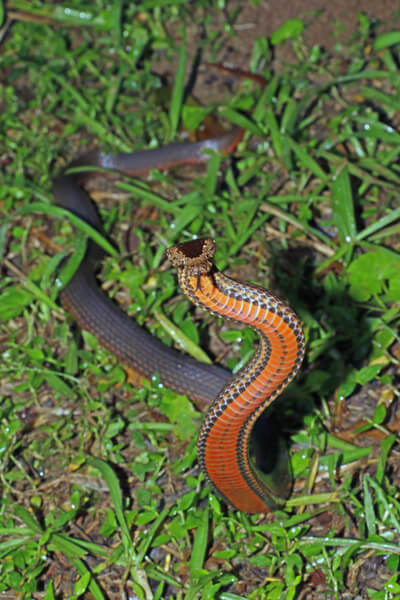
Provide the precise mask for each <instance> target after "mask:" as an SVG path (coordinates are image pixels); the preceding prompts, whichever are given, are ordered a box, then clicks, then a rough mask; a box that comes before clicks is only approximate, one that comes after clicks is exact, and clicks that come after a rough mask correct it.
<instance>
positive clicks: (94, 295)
mask: <svg viewBox="0 0 400 600" xmlns="http://www.w3.org/2000/svg"><path fill="white" fill-rule="evenodd" d="M242 135H243V130H242V129H241V128H239V127H234V128H233V129H232V130H231V131H229V132H227V133H224V134H221V135H218V136H216V137H214V138H210V139H205V140H202V141H198V142H183V143H176V144H169V145H166V146H162V147H160V148H157V149H152V150H143V151H139V152H133V153H122V154H108V153H104V152H101V151H92V152H88V153H86V154H83V155H82V156H80V157H78V158H77V159H75V160H74V161H72V162H71V163H70V164H69V166H68V167H67V168H66V169H64V171H63V172H62V173H61V175H59V176H58V177H57V178H56V179H55V180H54V183H53V193H54V196H55V198H56V201H57V203H58V204H59V205H60V206H62V207H64V208H65V209H67V210H68V211H70V212H72V213H73V214H75V215H76V216H78V217H80V218H81V219H82V220H84V221H85V222H87V223H88V224H90V225H91V226H92V227H94V228H95V229H97V230H98V231H99V232H101V233H103V229H102V222H101V218H100V216H99V214H98V211H97V209H96V207H95V205H94V204H93V203H92V201H91V199H90V197H89V195H88V194H87V192H86V190H85V189H84V184H85V182H86V181H87V179H88V177H90V171H88V170H87V169H85V170H83V171H82V172H78V173H77V170H78V171H79V168H81V167H85V168H87V167H92V168H96V169H97V168H98V167H100V168H102V169H105V170H111V171H117V172H118V173H121V174H123V175H130V176H142V175H145V174H147V173H148V172H149V170H150V169H167V168H170V167H171V166H175V165H182V164H199V163H204V162H206V161H207V160H209V157H210V151H212V152H222V153H225V154H229V153H231V152H233V151H234V149H235V148H236V146H237V144H238V143H239V141H240V140H241V139H242ZM71 169H73V170H71ZM213 255H214V244H213V242H212V241H211V240H209V239H208V240H203V241H195V242H189V243H185V244H184V245H181V246H175V247H173V248H172V249H169V250H168V256H169V258H170V260H171V262H172V263H173V264H174V265H175V266H176V267H177V269H178V274H179V281H180V285H181V287H182V289H183V292H184V293H185V294H186V295H187V296H188V297H189V298H190V300H191V301H192V302H194V303H195V304H197V305H199V306H201V307H203V308H205V309H207V310H208V311H210V312H212V313H215V314H218V315H222V316H224V317H226V318H229V319H234V320H237V321H241V322H243V323H246V324H247V325H249V326H250V327H253V328H255V329H256V330H257V331H258V333H259V334H260V340H261V341H260V345H259V348H258V350H257V351H256V353H255V355H254V357H253V359H252V360H251V361H250V362H249V363H248V365H247V366H245V367H244V368H243V369H242V370H241V371H239V373H237V374H236V375H235V377H234V378H233V379H232V374H231V373H230V372H229V371H228V370H226V369H225V368H223V367H221V366H219V365H214V364H206V363H201V362H199V361H197V360H195V359H193V358H191V357H189V356H186V355H184V354H183V353H181V352H179V351H178V350H175V349H174V348H170V347H167V346H166V345H164V344H163V343H162V342H161V341H159V340H158V339H157V338H155V337H154V336H152V335H151V334H150V333H149V332H147V331H146V330H144V329H143V328H142V327H140V326H139V325H138V324H137V323H136V322H135V321H133V320H132V319H131V318H130V317H129V316H128V315H127V314H126V313H125V312H124V311H123V310H122V309H121V308H120V307H119V306H118V305H116V304H115V303H114V302H113V301H112V300H111V299H110V298H109V297H108V296H106V295H105V294H104V293H103V291H102V290H101V288H100V287H99V284H98V282H97V278H96V270H97V268H98V264H99V261H101V260H102V258H103V257H104V251H103V250H102V249H101V248H100V246H98V245H97V244H96V243H95V242H94V241H93V240H92V239H90V240H89V242H88V246H87V250H86V254H85V256H84V258H83V260H82V261H81V263H80V265H79V267H78V268H77V270H76V272H75V274H74V275H73V277H72V278H71V279H70V281H69V282H68V283H67V285H66V286H65V287H64V289H63V290H62V291H61V293H60V297H61V301H62V304H63V305H64V307H65V309H66V310H67V312H69V313H70V314H71V315H72V317H73V318H74V320H75V321H76V323H77V324H78V326H79V327H80V328H81V329H84V330H86V331H89V332H90V333H92V334H93V335H94V336H95V337H96V338H97V339H98V341H99V343H100V344H101V345H102V346H103V347H105V348H106V349H107V350H109V351H110V352H111V353H112V354H113V355H114V356H115V357H116V358H117V359H118V360H119V361H120V362H122V363H124V364H125V365H127V366H128V367H130V368H132V369H134V370H135V371H136V372H138V373H139V374H140V375H142V376H143V377H145V378H147V379H151V378H152V377H153V376H154V375H155V374H157V375H158V376H159V378H160V381H161V383H162V384H163V385H165V386H167V387H169V388H171V389H172V390H174V391H176V392H177V393H179V394H185V395H187V396H188V397H189V398H190V399H192V400H193V401H194V402H196V403H198V404H199V406H205V405H208V406H209V409H208V412H207V416H206V418H205V420H204V423H203V425H202V427H201V430H200V434H199V438H198V454H199V464H200V467H201V469H202V471H203V472H204V475H205V477H206V479H207V480H208V482H209V483H210V484H211V486H212V487H213V488H214V490H216V491H217V493H218V494H219V495H220V496H221V497H222V499H223V500H224V501H225V502H226V503H227V504H228V505H229V506H230V507H232V508H235V509H238V510H241V511H245V512H248V513H266V512H270V511H271V510H272V509H274V508H275V507H276V506H279V505H280V504H281V503H282V501H281V497H282V495H283V494H286V493H287V492H286V491H285V490H284V492H283V493H282V491H281V488H282V481H280V482H278V483H274V482H272V483H271V482H267V481H266V479H265V478H263V477H262V475H261V474H260V473H258V472H257V469H256V468H255V466H254V465H253V464H252V463H251V460H250V439H251V432H252V430H253V427H254V424H255V423H256V421H257V418H258V417H259V415H260V414H261V413H262V412H263V411H264V409H265V408H266V407H267V406H269V405H270V404H271V403H272V401H273V400H274V399H275V398H276V397H277V396H278V395H279V394H280V393H281V392H282V391H283V389H284V388H285V387H286V386H287V385H288V383H289V382H290V381H291V380H292V379H293V377H294V376H295V374H296V372H297V370H298V369H299V366H300V363H301V361H302V358H303V355H304V336H303V333H302V329H301V323H300V321H299V319H298V318H297V317H296V315H295V313H294V312H293V311H292V310H291V309H290V308H289V307H288V306H287V305H286V304H285V303H284V302H282V301H281V300H279V299H278V298H276V297H274V296H272V295H271V294H269V292H267V291H266V290H264V289H263V288H260V287H256V286H254V285H250V284H244V283H240V282H238V281H235V280H234V279H231V278H229V277H228V276H226V275H224V274H223V273H221V272H219V271H217V269H216V267H215V266H214V262H213ZM285 485H286V484H285ZM283 487H285V486H283Z"/></svg>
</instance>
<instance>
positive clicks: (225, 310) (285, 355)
mask: <svg viewBox="0 0 400 600" xmlns="http://www.w3.org/2000/svg"><path fill="white" fill-rule="evenodd" d="M214 251H215V246H214V242H213V241H212V240H211V239H203V240H194V241H190V242H186V243H184V244H180V245H178V246H174V247H172V248H170V249H168V251H167V252H168V257H169V259H170V261H171V262H172V264H173V265H174V266H175V267H176V268H177V270H178V278H179V284H180V286H181V288H182V291H183V292H184V294H185V295H186V296H187V297H188V298H189V299H190V300H191V301H192V302H193V303H194V304H196V305H198V306H200V307H202V308H204V309H206V310H208V311H210V312H212V313H214V314H216V315H221V316H223V317H225V318H227V319H233V320H235V321H240V322H241V323H244V324H246V325H248V326H250V327H252V328H254V329H255V330H256V331H257V332H258V334H259V336H260V345H259V347H258V349H257V351H256V353H255V354H254V356H253V358H252V359H251V360H250V361H249V362H248V363H247V365H246V366H245V367H244V368H243V369H242V370H241V371H239V373H237V374H236V376H235V377H234V378H233V379H232V381H230V382H229V383H228V384H227V385H226V386H225V388H224V389H223V390H221V391H220V393H219V394H218V396H217V397H216V398H215V400H214V401H213V403H212V405H211V406H210V408H209V410H208V412H207V415H206V417H205V419H204V422H203V425H202V427H201V429H200V434H199V438H198V456H199V463H200V466H201V468H202V470H203V472H204V473H205V475H206V477H207V479H208V481H209V482H210V483H211V484H212V485H213V487H214V489H216V490H217V491H218V492H219V494H221V495H222V497H223V498H224V499H225V501H226V502H227V503H228V504H231V505H233V506H234V507H236V508H238V509H239V510H242V511H245V512H248V513H259V512H266V511H269V510H270V509H271V504H272V505H273V504H275V501H274V500H273V495H274V494H273V491H272V490H269V489H267V488H266V485H265V481H262V480H261V479H260V477H259V476H258V474H257V471H255V470H254V469H253V468H252V466H251V463H250V457H249V447H250V434H251V431H252V429H253V426H254V424H255V422H256V420H257V419H258V417H259V416H260V415H261V413H263V412H264V410H265V409H266V408H267V407H268V406H270V404H271V403H272V402H273V400H275V398H276V397H277V396H279V394H280V393H281V392H282V391H283V390H284V388H285V387H286V386H287V385H288V384H289V383H290V381H291V380H292V379H293V377H294V376H295V375H296V373H297V371H298V370H299V367H300V365H301V362H302V360H303V356H304V335H303V331H302V328H301V323H300V321H299V319H298V317H297V315H296V314H295V313H294V311H293V310H292V309H291V308H290V307H289V306H287V305H286V304H285V303H284V302H283V301H282V300H280V299H279V298H277V297H276V296H273V295H272V294H270V293H269V292H268V291H267V290H265V289H263V288H261V287H258V286H254V285H250V284H247V283H241V282H239V281H236V280H235V279H232V278H230V277H227V276H226V275H224V273H221V272H219V271H218V270H217V269H216V267H215V266H214V263H213V257H214ZM271 500H272V501H271Z"/></svg>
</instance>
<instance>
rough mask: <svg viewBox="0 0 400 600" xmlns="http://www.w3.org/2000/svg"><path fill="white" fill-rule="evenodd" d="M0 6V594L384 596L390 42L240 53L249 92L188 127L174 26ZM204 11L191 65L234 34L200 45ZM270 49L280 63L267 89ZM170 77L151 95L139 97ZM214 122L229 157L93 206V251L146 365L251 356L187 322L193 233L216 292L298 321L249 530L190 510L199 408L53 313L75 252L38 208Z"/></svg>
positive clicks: (394, 369) (191, 115) (208, 503)
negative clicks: (290, 475)
mask: <svg viewBox="0 0 400 600" xmlns="http://www.w3.org/2000/svg"><path fill="white" fill-rule="evenodd" d="M9 8H10V7H9ZM12 9H13V11H14V12H13V14H14V13H17V15H16V16H15V14H14V17H15V18H16V19H17V20H16V21H15V22H14V23H13V24H12V26H11V27H10V28H9V30H8V34H7V36H6V38H5V39H4V40H3V42H2V54H1V59H0V60H1V63H2V73H3V75H2V82H3V86H2V88H1V91H0V93H1V117H0V118H1V132H2V138H1V139H2V144H3V149H2V153H1V155H2V164H3V171H4V173H3V185H2V188H1V192H0V193H1V203H0V208H1V225H0V248H1V252H2V279H1V283H0V286H1V287H0V318H1V334H0V335H1V343H2V361H1V364H0V374H1V392H0V393H1V407H0V411H1V429H0V453H1V463H0V480H1V486H2V501H1V510H0V537H1V541H0V557H1V563H0V590H1V591H2V592H4V593H6V594H8V595H9V596H8V597H18V598H32V597H35V598H46V600H48V599H52V598H61V597H68V598H79V597H84V598H89V597H94V598H96V599H103V598H121V597H128V595H130V596H133V595H134V594H136V597H138V598H145V599H146V600H147V599H150V598H154V599H157V598H165V599H169V598H185V599H187V600H189V599H191V598H207V599H212V598H216V599H218V600H238V599H240V598H251V599H253V600H255V599H257V600H258V599H263V600H264V599H268V600H272V599H275V598H288V599H290V598H300V597H301V598H304V597H307V598H312V597H318V598H320V597H329V598H354V597H356V596H357V595H358V596H359V597H363V598H371V599H372V600H381V599H382V600H383V599H389V598H391V599H395V598H400V582H399V579H398V572H399V555H400V550H399V536H400V499H399V492H398V488H397V486H396V482H398V478H399V467H398V464H399V461H398V457H399V444H398V433H397V432H398V429H399V427H398V423H399V417H398V414H399V413H398V391H397V387H396V381H397V380H398V369H399V367H398V364H399V358H400V355H399V347H400V345H399V336H398V324H399V298H400V269H399V265H400V259H399V255H398V250H399V242H398V240H399V232H400V221H399V218H400V209H399V204H398V187H399V182H400V169H399V160H398V158H399V153H400V144H399V141H400V133H398V131H399V117H398V115H399V109H400V91H399V90H400V75H399V69H398V58H399V55H398V49H399V43H400V34H399V32H398V31H392V32H389V33H382V32H381V31H383V29H382V28H379V27H378V26H377V25H376V24H375V23H374V22H372V21H370V20H369V19H368V18H367V17H365V16H363V15H359V22H360V27H359V31H358V33H357V34H355V35H354V36H353V37H352V38H351V39H350V40H349V41H348V43H346V44H339V43H338V44H337V45H336V47H335V50H334V51H332V52H331V53H328V52H327V51H325V50H323V49H322V48H319V47H316V46H314V47H312V48H310V47H307V46H306V45H305V44H304V42H303V39H302V37H301V36H302V30H303V27H304V23H303V21H302V20H301V19H295V20H293V22H288V23H287V24H285V25H284V26H283V27H282V28H281V29H280V30H278V31H276V32H275V33H274V35H273V36H272V37H271V39H269V40H266V39H264V38H263V39H256V40H254V45H253V48H250V49H248V50H249V51H251V59H250V64H249V68H251V69H252V70H253V71H255V72H258V73H261V74H263V75H264V76H265V78H266V80H267V85H266V87H265V89H264V90H260V89H259V88H258V87H257V86H254V84H252V82H250V81H245V80H243V81H239V82H237V81H236V82H235V90H234V92H231V91H229V93H224V94H223V95H222V97H221V94H220V91H219V90H218V91H217V92H216V93H215V96H216V97H217V96H218V100H217V99H215V101H214V98H212V100H211V101H209V102H207V103H204V102H203V105H198V104H196V103H193V101H192V98H191V97H190V95H188V93H187V92H188V90H187V88H186V84H187V81H188V72H189V70H190V68H191V67H192V65H193V62H194V60H195V58H194V57H195V54H196V51H197V50H198V46H197V44H198V43H199V42H195V41H194V29H195V28H194V26H193V16H192V15H191V11H192V8H189V7H188V6H186V5H185V3H180V2H170V3H166V4H165V5H164V4H163V3H161V2H153V1H150V0H148V1H147V2H144V3H143V5H142V6H141V9H140V10H137V9H136V8H135V5H133V4H132V5H131V4H130V3H126V4H124V3H122V2H113V3H111V2H106V1H103V2H100V1H98V2H95V1H94V0H92V1H90V2H85V3H83V2H82V1H81V0H80V1H78V0H74V1H72V0H71V2H70V3H69V4H68V5H67V4H60V3H59V4H54V3H47V4H46V3H44V4H43V5H42V4H41V3H39V2H29V3H27V2H22V1H15V2H13V3H12ZM10 10H11V8H10ZM218 10H219V9H217V8H216V4H215V3H213V2H211V1H209V2H208V1H206V0H204V1H203V2H198V3H197V7H196V11H198V12H197V14H198V16H199V19H198V20H199V21H201V23H202V28H203V32H204V34H205V35H204V36H203V37H202V39H201V41H200V45H201V50H202V52H203V53H204V55H205V56H206V57H207V59H208V60H210V61H213V60H218V58H219V56H220V52H221V49H222V48H224V45H226V44H228V43H230V42H232V40H233V41H234V40H235V39H236V37H235V36H236V35H237V34H236V30H235V19H236V16H237V15H236V13H235V11H233V10H232V11H229V10H226V11H225V12H224V13H222V12H221V13H220V16H221V15H223V19H224V23H223V26H222V27H221V29H219V28H216V27H215V26H214V25H213V15H214V14H215V13H216V12H218ZM281 48H285V49H289V48H290V49H291V52H292V53H291V56H292V58H291V59H290V60H289V59H286V60H285V61H282V62H281V63H280V65H279V69H276V71H273V70H272V69H271V60H270V59H271V50H272V49H274V50H275V51H277V52H278V55H279V50H280V49H281ZM160 61H162V66H163V65H165V68H164V67H163V68H162V69H161V67H160ZM171 65H173V66H172V67H171ZM240 66H241V67H243V65H240ZM167 71H169V72H172V73H173V77H172V78H171V82H170V83H171V84H170V85H169V84H168V82H165V80H163V78H162V76H161V75H158V74H157V73H159V72H163V73H164V72H167ZM228 79H229V78H228ZM229 82H230V83H229V85H230V84H231V79H230V80H229ZM210 89H212V88H210ZM201 91H202V90H201V86H200V92H201ZM195 92H196V88H195ZM203 94H205V97H206V99H208V98H209V94H210V95H211V92H210V91H209V88H208V87H207V88H203ZM211 109H214V112H215V111H217V113H218V118H219V119H225V122H226V123H227V125H226V126H227V127H229V126H231V125H232V124H239V125H241V126H243V127H245V129H246V132H247V133H246V136H245V139H244V141H243V142H242V144H241V146H240V148H239V150H238V151H237V153H236V154H235V156H234V157H233V158H232V159H224V158H223V157H219V156H214V157H212V159H211V160H210V162H209V164H208V166H207V167H206V168H199V169H195V170H172V171H171V172H169V173H156V172H154V173H152V174H151V176H150V177H149V178H147V179H146V180H145V181H129V180H127V179H124V180H123V181H120V180H119V181H116V182H115V185H114V186H113V187H112V188H111V189H108V188H107V189H106V190H105V191H104V190H103V189H102V188H99V187H98V186H97V187H95V188H94V191H93V195H94V198H95V200H96V201H97V203H98V204H99V205H101V207H102V214H103V220H104V223H105V226H106V229H107V231H109V232H110V234H111V233H112V239H113V245H112V246H109V248H110V249H111V253H112V256H111V257H110V258H109V259H108V260H107V261H106V263H105V265H104V268H103V272H102V276H101V279H102V281H104V282H105V286H106V288H107V290H108V293H109V294H110V295H111V296H113V297H115V298H117V299H118V300H119V301H120V302H121V303H122V305H123V306H124V307H125V309H126V310H127V311H129V312H130V314H133V315H135V317H136V318H137V320H138V321H139V322H140V323H141V324H144V325H145V326H146V327H147V328H148V329H150V331H152V333H153V334H154V335H157V336H158V337H159V338H160V339H162V340H163V341H164V342H165V343H167V344H171V343H172V341H171V337H170V331H171V329H175V330H178V331H179V333H180V334H182V335H181V337H180V340H181V342H182V340H183V342H182V343H183V344H184V345H187V346H188V347H187V349H188V350H189V351H192V352H194V353H196V352H199V351H200V346H202V348H203V350H206V351H207V352H208V354H209V355H211V356H212V355H213V356H219V358H220V359H221V360H222V361H223V362H224V363H225V364H226V365H227V366H229V367H230V368H232V369H237V368H239V367H240V366H241V365H242V364H244V363H245V362H246V361H247V360H248V358H249V357H250V356H251V353H252V352H253V349H254V346H255V343H256V339H255V336H254V334H253V332H252V331H250V330H239V329H235V328H232V327H231V326H229V327H228V326H225V324H223V323H220V322H216V321H215V320H214V319H212V318H211V317H208V316H204V315H203V316H202V318H201V320H199V318H198V317H199V315H198V314H197V313H196V312H195V311H193V310H191V308H190V307H189V305H188V303H187V302H186V301H185V300H184V299H182V296H181V294H180V292H179V290H177V287H176V281H175V277H174V274H173V273H172V272H171V271H170V270H169V269H168V268H167V265H166V263H165V260H164V250H165V247H167V246H170V245H172V244H173V243H175V242H176V241H183V240H185V239H189V238H191V237H192V236H193V235H200V234H201V235H211V236H212V237H214V238H215V239H216V240H217V249H218V252H217V264H218V266H219V267H220V268H221V269H227V270H229V272H230V273H232V274H233V275H234V276H235V277H238V278H241V279H246V280H252V281H254V282H257V283H259V284H261V285H265V286H267V287H272V288H273V289H274V290H277V291H278V293H280V294H281V295H283V296H285V297H287V298H288V299H289V301H290V303H291V305H292V306H293V307H294V308H295V309H296V311H297V312H298V313H299V315H300V316H301V319H302V320H303V322H304V328H305V331H306V335H307V357H306V361H305V364H304V367H303V369H302V372H301V375H300V376H299V377H298V378H297V379H296V381H295V383H294V384H293V385H292V386H291V387H290V389H289V391H288V393H287V394H285V397H284V398H283V399H282V402H281V403H280V412H281V413H282V415H283V422H284V427H285V428H286V429H287V433H288V434H290V436H291V460H292V465H293V471H294V475H295V482H296V483H295V487H294V491H293V494H292V496H291V498H290V499H289V501H288V503H287V506H286V507H285V510H284V511H280V512H277V513H276V514H275V515H273V516H271V517H268V518H265V519H260V518H258V517H257V516H251V517H249V516H248V515H245V514H241V513H237V512H232V511H230V510H227V509H226V508H225V507H224V506H223V505H222V504H221V503H220V502H219V500H218V499H217V498H215V497H213V496H210V495H209V490H207V489H206V488H204V485H203V481H202V476H200V475H199V473H198V471H197V468H196V465H195V458H196V448H195V438H196V433H197V431H198V427H199V423H200V419H201V415H200V414H199V412H198V411H197V410H196V408H195V407H193V406H192V404H191V403H190V402H189V401H188V400H187V399H186V398H183V397H179V396H176V395H175V394H173V393H172V392H170V391H169V390H165V389H160V386H159V385H158V382H157V380H156V379H155V380H154V381H152V382H144V383H143V385H142V386H138V385H137V384H136V385H135V383H134V374H132V373H130V372H127V371H126V370H125V369H124V368H123V366H121V365H119V364H117V363H116V361H115V360H114V359H113V357H112V356H110V355H109V354H108V353H107V352H106V351H105V350H104V349H102V348H101V347H99V346H98V345H97V343H96V340H95V339H94V338H93V337H92V336H91V335H89V334H87V333H82V332H80V331H78V330H76V328H74V326H73V323H72V322H71V321H70V319H69V318H68V316H67V315H65V314H64V312H63V309H62V307H61V306H60V305H59V302H58V293H59V289H60V285H59V283H60V281H65V280H66V279H67V278H68V277H69V276H70V274H71V270H72V269H73V268H74V265H76V264H77V262H78V261H79V259H80V257H81V256H82V252H83V251H84V240H85V235H86V234H88V233H89V234H90V231H89V232H88V231H87V228H85V227H82V226H80V228H79V227H77V228H76V227H75V226H76V223H75V222H74V220H73V219H71V218H70V217H67V215H66V214H65V213H64V212H63V211H62V210H61V209H59V208H57V207H54V205H53V199H52V197H51V192H50V189H51V182H52V180H53V178H54V177H55V175H56V174H57V173H58V172H59V171H60V169H62V168H63V167H64V166H65V165H66V164H67V163H68V161H69V160H70V159H71V158H72V157H74V156H76V155H78V154H79V153H81V152H83V151H84V149H85V148H86V147H87V145H90V146H94V145H96V146H98V147H100V148H102V149H105V150H110V151H111V150H112V151H126V150H131V149H141V148H143V147H153V146H155V145H158V144H164V143H166V142H168V141H170V140H171V139H176V138H179V137H181V136H182V135H183V134H182V130H183V129H186V130H187V129H190V128H197V127H198V125H199V123H200V122H201V120H202V119H204V117H205V116H206V115H207V114H208V113H209V112H210V110H211ZM110 198H111V200H110ZM128 200H129V201H130V202H128ZM132 206H134V207H135V208H134V210H133V209H132ZM132 214H135V219H134V226H133V227H132V226H131V223H132V220H133V219H132ZM71 252H72V254H71ZM69 255H71V256H72V259H70V262H69V263H68V266H67V267H63V266H62V265H63V264H64V263H63V259H64V258H65V257H66V256H69ZM132 257H133V261H132V260H131V258H132ZM131 298H132V299H131ZM185 336H186V337H185ZM187 339H189V340H190V344H189V343H188V342H187V341H186V340H187ZM207 340H208V341H207ZM10 595H11V596H10Z"/></svg>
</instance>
